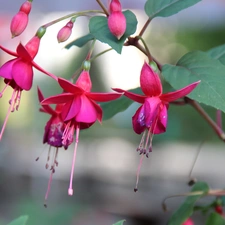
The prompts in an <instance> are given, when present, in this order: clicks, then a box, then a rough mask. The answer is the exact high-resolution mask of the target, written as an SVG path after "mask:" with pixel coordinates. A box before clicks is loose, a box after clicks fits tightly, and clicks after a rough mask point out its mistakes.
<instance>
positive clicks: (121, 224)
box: [113, 220, 126, 225]
mask: <svg viewBox="0 0 225 225" xmlns="http://www.w3.org/2000/svg"><path fill="white" fill-rule="evenodd" d="M125 221H126V220H120V221H118V222H117V223H114V224H113V225H123V223H124V222H125Z"/></svg>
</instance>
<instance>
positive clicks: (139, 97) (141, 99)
mask: <svg viewBox="0 0 225 225" xmlns="http://www.w3.org/2000/svg"><path fill="white" fill-rule="evenodd" d="M112 89H113V90H114V91H116V92H119V93H124V95H125V96H126V97H128V98H129V99H131V100H133V101H135V102H138V103H141V104H143V103H144V101H145V98H146V96H143V95H138V94H134V93H132V92H129V91H125V90H123V89H120V88H112Z"/></svg>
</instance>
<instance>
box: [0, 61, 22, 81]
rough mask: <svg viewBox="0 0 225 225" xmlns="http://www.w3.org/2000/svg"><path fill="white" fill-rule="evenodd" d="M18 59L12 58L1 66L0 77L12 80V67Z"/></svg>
mask: <svg viewBox="0 0 225 225" xmlns="http://www.w3.org/2000/svg"><path fill="white" fill-rule="evenodd" d="M17 60H18V59H12V60H10V61H8V62H6V63H5V64H3V65H2V66H1V67H0V77H3V78H6V79H9V80H12V79H13V77H12V67H13V65H14V63H15V62H16V61H17Z"/></svg>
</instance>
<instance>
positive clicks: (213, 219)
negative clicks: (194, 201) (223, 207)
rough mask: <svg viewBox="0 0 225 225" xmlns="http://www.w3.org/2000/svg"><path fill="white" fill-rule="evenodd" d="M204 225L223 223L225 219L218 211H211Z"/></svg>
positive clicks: (224, 224)
mask: <svg viewBox="0 0 225 225" xmlns="http://www.w3.org/2000/svg"><path fill="white" fill-rule="evenodd" d="M206 225H225V220H224V218H223V217H222V216H221V215H219V214H218V213H216V212H212V213H211V214H210V215H209V217H208V218H207V221H206Z"/></svg>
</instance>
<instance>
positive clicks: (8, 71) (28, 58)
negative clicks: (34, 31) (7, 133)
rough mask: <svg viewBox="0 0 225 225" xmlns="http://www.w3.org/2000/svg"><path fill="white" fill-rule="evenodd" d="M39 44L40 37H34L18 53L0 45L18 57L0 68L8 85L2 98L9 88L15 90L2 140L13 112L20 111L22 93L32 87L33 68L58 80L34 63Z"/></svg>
mask: <svg viewBox="0 0 225 225" xmlns="http://www.w3.org/2000/svg"><path fill="white" fill-rule="evenodd" d="M39 44H40V37H38V36H34V37H33V38H32V39H31V40H30V41H29V42H28V43H27V44H26V45H25V46H23V45H22V44H19V45H18V46H17V49H16V52H12V51H10V50H8V49H6V48H4V47H3V46H1V45H0V49H2V50H3V51H5V52H6V53H8V54H10V55H12V56H14V57H16V58H15V59H12V60H9V61H8V62H6V63H5V64H3V65H2V66H1V67H0V77H3V78H4V82H5V83H6V85H5V87H4V88H3V90H2V91H1V92H0V97H2V96H3V93H4V91H5V89H6V88H7V87H8V86H11V87H12V88H13V93H12V97H11V99H10V101H9V104H10V107H9V110H8V112H7V115H6V119H5V121H4V124H3V127H2V130H1V133H0V139H1V138H2V134H3V132H4V129H5V126H6V123H7V120H8V117H9V114H10V112H13V111H14V110H15V109H16V110H18V108H19V104H20V99H21V93H22V91H23V90H26V91H29V90H30V89H31V87H32V82H33V67H35V68H36V69H38V70H39V71H41V72H43V73H45V74H47V75H49V76H51V77H52V78H54V79H55V80H57V77H56V76H55V75H52V74H50V73H48V72H46V71H45V70H43V69H42V68H41V67H40V66H38V65H37V64H36V63H35V62H34V61H33V59H34V57H35V56H36V54H37V52H38V49H39Z"/></svg>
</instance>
